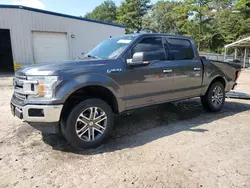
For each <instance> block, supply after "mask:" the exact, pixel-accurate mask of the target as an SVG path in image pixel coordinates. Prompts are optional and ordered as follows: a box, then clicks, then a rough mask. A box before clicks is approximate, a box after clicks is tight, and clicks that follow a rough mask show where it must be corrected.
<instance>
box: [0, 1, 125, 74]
mask: <svg viewBox="0 0 250 188" xmlns="http://www.w3.org/2000/svg"><path fill="white" fill-rule="evenodd" d="M124 34H125V27H124V26H122V25H118V24H113V23H106V22H102V21H97V20H89V19H85V18H81V17H75V16H70V15H65V14H60V13H55V12H49V11H45V10H39V9H34V8H28V7H24V6H15V5H0V72H1V71H4V70H11V69H13V62H16V63H17V64H32V63H35V64H38V63H43V62H51V61H63V60H72V59H75V58H77V57H79V56H80V57H81V56H82V55H83V54H86V53H87V52H88V51H89V50H90V49H91V48H93V47H94V46H96V45H97V44H98V43H100V42H101V41H103V40H105V39H107V38H109V37H110V36H119V35H124Z"/></svg>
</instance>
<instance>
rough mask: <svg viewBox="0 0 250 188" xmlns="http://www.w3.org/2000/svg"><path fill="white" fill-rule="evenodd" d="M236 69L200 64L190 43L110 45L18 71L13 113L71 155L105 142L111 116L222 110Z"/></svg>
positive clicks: (148, 38) (147, 37)
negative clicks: (54, 137) (174, 105)
mask: <svg viewBox="0 0 250 188" xmlns="http://www.w3.org/2000/svg"><path fill="white" fill-rule="evenodd" d="M240 71H241V70H240V65H237V64H230V63H224V62H219V61H218V62H217V61H209V60H206V59H205V58H201V57H199V54H198V51H197V48H196V45H195V44H194V41H193V40H191V39H190V38H188V37H184V36H176V35H167V34H132V35H125V36H122V37H114V38H110V39H108V40H106V41H104V42H102V43H101V44H99V45H98V46H96V47H95V48H94V49H92V50H91V51H90V52H89V53H88V54H86V56H85V57H84V59H82V60H75V61H68V62H55V63H49V64H40V65H33V66H28V67H24V68H22V69H21V70H19V71H17V72H16V74H15V78H14V81H13V82H14V94H13V97H12V99H11V109H12V113H13V115H14V116H17V117H18V118H20V119H23V120H24V121H26V122H28V123H29V124H31V125H32V126H34V127H36V126H37V127H43V126H44V128H45V127H46V128H48V127H50V128H51V129H50V130H51V133H54V132H55V131H57V130H58V131H61V132H62V134H63V135H64V137H65V139H66V140H67V141H68V142H69V143H70V144H71V145H72V146H74V147H76V148H91V147H96V146H98V145H100V144H102V143H103V142H104V141H106V140H107V138H109V136H110V134H111V132H112V129H113V125H114V115H115V114H120V113H122V112H125V111H128V110H134V109H138V108H140V107H146V106H150V105H156V104H160V103H166V102H172V101H178V100H183V99H189V98H193V97H201V102H202V105H203V107H204V108H205V110H206V111H209V112H217V111H219V110H221V108H222V107H223V105H224V101H225V93H226V92H228V91H230V90H232V89H233V88H234V86H235V85H236V80H237V78H238V77H239V74H240Z"/></svg>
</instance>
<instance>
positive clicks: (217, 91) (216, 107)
mask: <svg viewBox="0 0 250 188" xmlns="http://www.w3.org/2000/svg"><path fill="white" fill-rule="evenodd" d="M201 103H202V106H203V107H204V109H205V110H206V111H208V112H218V111H220V110H221V109H222V107H223V106H224V103H225V87H224V85H223V84H222V83H221V82H214V83H213V84H212V85H211V86H210V87H209V89H208V91H207V93H206V95H204V96H202V97H201Z"/></svg>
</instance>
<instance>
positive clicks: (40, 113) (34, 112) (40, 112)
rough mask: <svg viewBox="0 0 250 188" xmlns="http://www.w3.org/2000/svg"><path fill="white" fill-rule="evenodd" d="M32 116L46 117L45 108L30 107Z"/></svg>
mask: <svg viewBox="0 0 250 188" xmlns="http://www.w3.org/2000/svg"><path fill="white" fill-rule="evenodd" d="M28 113H29V116H30V117H44V111H43V109H32V108H31V109H29V111H28Z"/></svg>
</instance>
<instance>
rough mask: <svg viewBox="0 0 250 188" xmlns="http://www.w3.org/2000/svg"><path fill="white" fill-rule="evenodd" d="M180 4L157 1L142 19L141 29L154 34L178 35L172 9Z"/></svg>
mask: <svg viewBox="0 0 250 188" xmlns="http://www.w3.org/2000/svg"><path fill="white" fill-rule="evenodd" d="M179 4H180V2H171V1H158V2H157V3H156V4H155V5H154V6H153V8H152V11H151V12H149V13H148V14H147V15H145V16H144V18H143V29H144V30H147V31H152V32H156V33H173V34H178V33H179V28H178V26H177V23H176V21H177V20H176V16H177V15H176V14H175V12H173V10H174V8H175V7H176V6H178V5H179Z"/></svg>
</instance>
